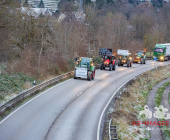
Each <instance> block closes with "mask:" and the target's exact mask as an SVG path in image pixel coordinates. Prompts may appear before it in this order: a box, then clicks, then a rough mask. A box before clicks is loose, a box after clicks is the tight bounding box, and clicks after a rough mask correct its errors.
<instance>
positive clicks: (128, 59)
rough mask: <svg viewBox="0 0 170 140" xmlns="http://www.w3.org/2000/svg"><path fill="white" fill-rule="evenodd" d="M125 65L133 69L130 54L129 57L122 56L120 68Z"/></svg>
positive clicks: (119, 61)
mask: <svg viewBox="0 0 170 140" xmlns="http://www.w3.org/2000/svg"><path fill="white" fill-rule="evenodd" d="M124 64H127V67H132V57H131V54H130V53H128V55H121V56H120V58H119V60H118V66H123V65H124Z"/></svg>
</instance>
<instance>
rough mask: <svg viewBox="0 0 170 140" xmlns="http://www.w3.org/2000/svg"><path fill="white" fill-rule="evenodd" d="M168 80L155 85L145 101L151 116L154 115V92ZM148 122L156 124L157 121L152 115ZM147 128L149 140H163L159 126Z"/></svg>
mask: <svg viewBox="0 0 170 140" xmlns="http://www.w3.org/2000/svg"><path fill="white" fill-rule="evenodd" d="M169 80H170V78H167V79H165V80H163V81H161V82H160V83H158V84H157V85H155V86H154V87H153V89H152V90H151V92H150V94H149V97H148V100H147V105H148V107H149V110H150V111H152V114H153V113H154V107H155V94H156V91H157V90H158V88H159V87H161V86H162V85H163V84H164V83H166V82H168V81H169ZM148 121H149V122H150V121H152V122H154V121H156V122H158V121H159V120H158V119H157V118H155V117H153V115H152V118H151V119H148ZM148 127H149V128H150V133H151V138H150V140H163V133H162V131H161V128H160V126H159V125H149V126H148Z"/></svg>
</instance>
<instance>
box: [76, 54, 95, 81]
mask: <svg viewBox="0 0 170 140" xmlns="http://www.w3.org/2000/svg"><path fill="white" fill-rule="evenodd" d="M75 60H76V67H75V70H74V79H77V78H86V79H87V80H89V81H91V80H92V79H94V78H95V66H94V63H93V58H86V57H80V58H76V59H75Z"/></svg>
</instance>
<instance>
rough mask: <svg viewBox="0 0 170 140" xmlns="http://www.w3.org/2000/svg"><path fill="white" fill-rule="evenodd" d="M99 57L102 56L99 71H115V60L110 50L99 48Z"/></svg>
mask: <svg viewBox="0 0 170 140" xmlns="http://www.w3.org/2000/svg"><path fill="white" fill-rule="evenodd" d="M99 55H102V63H101V64H100V70H103V69H105V68H109V71H111V70H116V59H115V56H114V55H112V49H107V48H100V50H99Z"/></svg>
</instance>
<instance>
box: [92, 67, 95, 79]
mask: <svg viewBox="0 0 170 140" xmlns="http://www.w3.org/2000/svg"><path fill="white" fill-rule="evenodd" d="M95 74H96V71H95V69H94V71H93V74H92V79H94V78H95Z"/></svg>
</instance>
